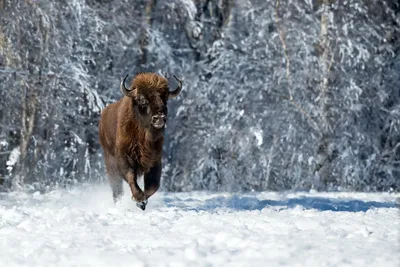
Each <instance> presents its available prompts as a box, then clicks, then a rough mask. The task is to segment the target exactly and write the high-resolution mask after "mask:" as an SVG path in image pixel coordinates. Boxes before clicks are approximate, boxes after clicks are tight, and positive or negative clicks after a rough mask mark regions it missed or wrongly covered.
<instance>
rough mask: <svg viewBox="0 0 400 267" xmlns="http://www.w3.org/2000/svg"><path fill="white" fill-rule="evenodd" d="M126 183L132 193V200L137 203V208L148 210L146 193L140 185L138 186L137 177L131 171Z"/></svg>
mask: <svg viewBox="0 0 400 267" xmlns="http://www.w3.org/2000/svg"><path fill="white" fill-rule="evenodd" d="M126 181H127V182H128V184H129V187H130V188H131V192H132V200H134V201H136V202H137V203H136V206H138V207H139V208H141V209H142V210H145V209H146V205H147V198H146V195H145V193H144V192H143V191H142V189H140V187H139V185H138V184H137V175H136V174H135V173H134V172H133V171H130V172H128V173H127V175H126Z"/></svg>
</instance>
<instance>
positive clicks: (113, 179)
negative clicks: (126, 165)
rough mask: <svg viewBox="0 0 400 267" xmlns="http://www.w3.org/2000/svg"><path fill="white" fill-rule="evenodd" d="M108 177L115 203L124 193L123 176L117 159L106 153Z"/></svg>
mask: <svg viewBox="0 0 400 267" xmlns="http://www.w3.org/2000/svg"><path fill="white" fill-rule="evenodd" d="M105 163H106V171H107V178H108V180H109V182H110V185H111V189H112V193H113V199H114V203H117V202H118V201H119V200H120V199H121V197H122V195H123V194H124V191H123V187H122V186H123V185H122V182H123V180H122V177H121V176H120V175H119V173H118V166H117V161H116V159H115V158H114V157H112V156H111V155H105Z"/></svg>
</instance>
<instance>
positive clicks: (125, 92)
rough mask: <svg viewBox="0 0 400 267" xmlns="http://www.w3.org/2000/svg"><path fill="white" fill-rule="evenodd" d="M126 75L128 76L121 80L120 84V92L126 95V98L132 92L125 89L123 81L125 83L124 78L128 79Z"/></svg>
mask: <svg viewBox="0 0 400 267" xmlns="http://www.w3.org/2000/svg"><path fill="white" fill-rule="evenodd" d="M128 75H129V74H127V75H126V76H125V78H124V79H121V84H120V88H121V92H122V93H124V95H126V96H129V93H130V92H131V91H132V90H130V89H128V88H126V86H125V81H126V78H128Z"/></svg>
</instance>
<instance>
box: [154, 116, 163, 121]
mask: <svg viewBox="0 0 400 267" xmlns="http://www.w3.org/2000/svg"><path fill="white" fill-rule="evenodd" d="M151 119H152V121H158V120H163V119H165V115H154V116H153V117H152V118H151Z"/></svg>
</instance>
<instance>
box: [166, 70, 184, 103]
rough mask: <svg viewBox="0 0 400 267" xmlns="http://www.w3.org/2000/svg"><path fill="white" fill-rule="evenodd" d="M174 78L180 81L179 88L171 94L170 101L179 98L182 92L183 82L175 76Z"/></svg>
mask: <svg viewBox="0 0 400 267" xmlns="http://www.w3.org/2000/svg"><path fill="white" fill-rule="evenodd" d="M174 78H175V79H176V80H177V81H178V87H176V89H175V90H174V91H172V92H169V99H172V98H175V97H177V96H178V95H179V94H180V93H181V91H182V80H180V79H178V78H177V77H176V76H175V75H174Z"/></svg>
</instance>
